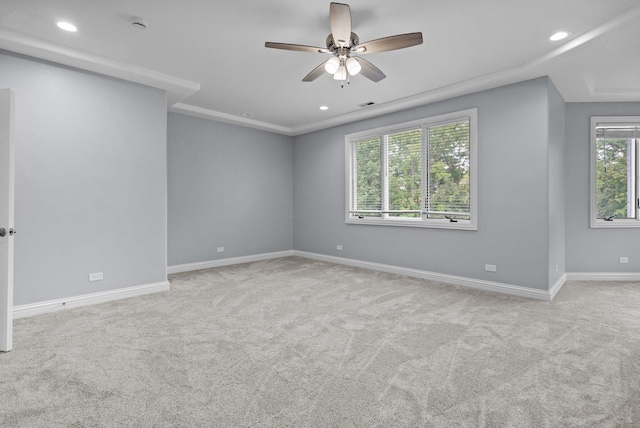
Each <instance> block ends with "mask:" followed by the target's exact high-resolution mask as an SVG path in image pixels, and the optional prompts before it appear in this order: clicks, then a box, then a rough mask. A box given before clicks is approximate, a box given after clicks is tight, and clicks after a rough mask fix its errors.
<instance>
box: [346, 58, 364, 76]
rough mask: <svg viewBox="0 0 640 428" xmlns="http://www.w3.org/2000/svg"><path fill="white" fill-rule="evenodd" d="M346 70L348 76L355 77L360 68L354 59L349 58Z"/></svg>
mask: <svg viewBox="0 0 640 428" xmlns="http://www.w3.org/2000/svg"><path fill="white" fill-rule="evenodd" d="M347 70H348V71H349V74H350V75H352V76H355V75H356V74H358V73H360V70H362V66H361V65H360V62H359V61H358V60H357V59H356V58H349V59H348V60H347Z"/></svg>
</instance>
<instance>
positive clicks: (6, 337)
mask: <svg viewBox="0 0 640 428" xmlns="http://www.w3.org/2000/svg"><path fill="white" fill-rule="evenodd" d="M13 162H14V147H13V89H0V351H2V352H8V351H10V350H11V347H12V339H13V235H14V233H15V231H14V229H13V186H14V182H13V178H14V164H13Z"/></svg>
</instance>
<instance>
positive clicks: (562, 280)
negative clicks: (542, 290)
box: [549, 273, 567, 301]
mask: <svg viewBox="0 0 640 428" xmlns="http://www.w3.org/2000/svg"><path fill="white" fill-rule="evenodd" d="M566 282H567V274H566V273H565V274H563V275H562V276H561V277H560V278H558V280H557V281H556V283H555V284H553V285H552V286H551V288H550V289H549V297H550V299H549V301H551V300H553V299H554V298H555V297H556V294H558V292H559V291H560V289H561V288H562V286H563V285H564V284H565V283H566Z"/></svg>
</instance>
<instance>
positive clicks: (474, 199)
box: [345, 108, 478, 231]
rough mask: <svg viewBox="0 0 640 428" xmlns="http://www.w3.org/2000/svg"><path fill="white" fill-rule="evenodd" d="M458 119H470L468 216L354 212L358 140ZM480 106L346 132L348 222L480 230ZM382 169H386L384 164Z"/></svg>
mask: <svg viewBox="0 0 640 428" xmlns="http://www.w3.org/2000/svg"><path fill="white" fill-rule="evenodd" d="M456 120H468V121H469V220H458V221H457V222H451V221H450V220H449V219H435V218H428V217H427V215H426V214H424V213H422V214H421V216H420V217H419V218H393V219H389V218H386V219H385V218H373V217H364V218H357V217H355V216H353V215H352V214H351V208H352V207H351V201H352V197H353V186H352V181H353V180H352V166H353V162H352V159H353V158H352V153H353V147H354V146H353V144H354V143H355V142H356V141H357V140H362V139H365V138H368V137H370V138H376V137H381V136H383V135H385V134H393V133H397V132H401V131H407V130H409V129H412V128H413V129H415V128H420V129H423V128H425V127H433V126H437V125H445V124H448V123H451V122H455V121H456ZM421 138H422V142H421V146H423V145H424V144H426V141H425V132H421ZM477 146H478V109H477V108H471V109H467V110H460V111H455V112H451V113H445V114H441V115H438V116H432V117H427V118H423V119H418V120H412V121H409V122H403V123H397V124H393V125H388V126H383V127H379V128H374V129H368V130H365V131H360V132H354V133H351V134H347V135H345V223H347V224H365V225H378V226H400V227H424V228H436V229H455V230H473V231H476V230H478V191H477V186H478V155H477V152H478V149H477ZM426 157H427V153H426V151H425V150H422V153H421V158H422V171H423V173H422V174H423V177H422V178H423V180H421V181H422V188H423V194H422V202H421V205H423V204H424V197H425V193H424V188H425V185H426V182H425V180H424V178H427V176H428V171H427V168H426V162H427V159H426ZM381 169H383V167H382V165H381Z"/></svg>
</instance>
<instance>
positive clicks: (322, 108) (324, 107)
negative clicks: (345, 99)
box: [320, 106, 329, 110]
mask: <svg viewBox="0 0 640 428" xmlns="http://www.w3.org/2000/svg"><path fill="white" fill-rule="evenodd" d="M320 110H329V107H327V106H320Z"/></svg>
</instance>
